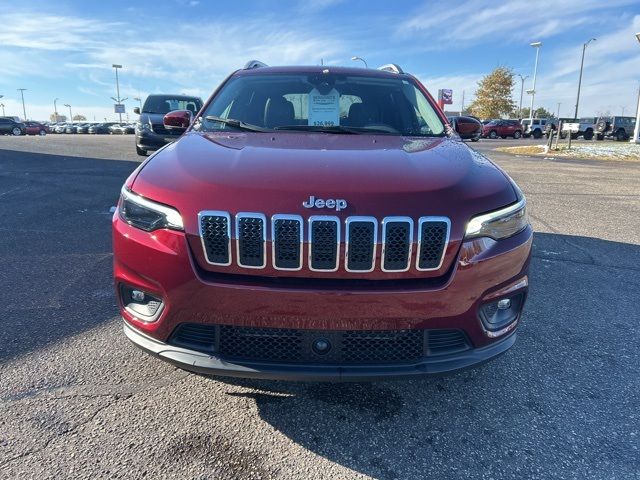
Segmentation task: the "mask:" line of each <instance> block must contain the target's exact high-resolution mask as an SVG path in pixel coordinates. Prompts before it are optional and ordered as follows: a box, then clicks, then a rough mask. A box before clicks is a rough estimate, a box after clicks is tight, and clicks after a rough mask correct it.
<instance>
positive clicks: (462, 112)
mask: <svg viewBox="0 0 640 480" xmlns="http://www.w3.org/2000/svg"><path fill="white" fill-rule="evenodd" d="M460 115H464V90H462V105H461V106H460Z"/></svg>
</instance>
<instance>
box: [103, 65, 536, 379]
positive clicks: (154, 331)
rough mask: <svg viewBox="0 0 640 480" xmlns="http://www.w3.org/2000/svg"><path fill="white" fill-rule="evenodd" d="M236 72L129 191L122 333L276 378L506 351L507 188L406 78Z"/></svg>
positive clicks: (390, 70)
mask: <svg viewBox="0 0 640 480" xmlns="http://www.w3.org/2000/svg"><path fill="white" fill-rule="evenodd" d="M381 68H382V69H380V70H373V69H362V68H341V67H327V66H316V67H267V66H265V65H264V64H262V63H260V62H255V61H254V62H250V63H249V64H248V65H247V66H246V67H245V68H244V69H241V70H238V71H236V72H234V73H233V74H231V75H230V76H229V77H228V78H227V79H226V80H225V81H224V82H223V83H222V84H221V85H220V86H219V87H218V89H217V90H216V91H215V92H214V94H213V95H212V96H211V98H210V99H209V100H208V102H207V103H206V104H205V105H204V106H203V107H202V109H201V110H200V111H199V112H198V113H197V114H195V115H193V114H192V112H190V111H188V110H182V111H174V112H170V113H168V114H167V115H166V116H165V118H164V125H165V127H166V128H167V129H174V131H180V132H184V133H183V135H182V136H181V137H180V138H179V139H178V140H177V141H175V142H174V143H171V144H169V145H167V146H165V147H163V148H161V149H160V150H158V151H157V152H156V153H154V154H153V155H152V156H151V157H149V159H147V160H146V161H145V162H143V163H142V164H141V165H140V166H139V167H138V168H137V169H136V170H135V172H133V173H132V174H131V176H130V177H129V178H128V179H127V181H126V183H125V184H124V186H123V187H122V191H121V197H120V200H119V202H118V207H117V210H116V213H115V214H114V216H113V248H114V276H115V286H116V291H117V297H118V302H119V305H120V312H121V314H122V317H123V318H124V332H125V334H126V335H127V337H128V338H129V339H130V340H131V341H133V343H135V344H136V345H137V346H139V347H141V348H142V349H144V350H146V351H147V352H149V353H151V354H153V355H155V356H157V357H159V358H160V359H163V360H166V361H169V362H171V363H173V364H175V365H177V366H179V367H181V368H184V369H187V370H191V371H194V372H200V373H205V374H215V375H230V376H239V377H262V378H272V379H313V380H334V381H337V380H369V379H384V378H389V377H415V376H419V375H425V374H434V373H444V372H449V371H453V370H457V369H461V368H466V367H470V366H473V365H476V364H479V363H481V362H484V361H486V360H489V359H491V358H493V357H495V356H497V355H499V354H501V353H503V352H505V351H506V350H507V349H509V348H510V347H511V346H512V345H513V344H514V342H515V340H516V333H515V331H516V326H517V325H518V323H519V320H520V317H521V312H522V308H523V305H524V302H525V299H526V296H527V289H528V282H529V278H528V273H527V272H528V267H529V259H530V254H531V242H532V229H531V226H530V225H529V222H528V217H527V213H526V200H525V198H524V196H523V194H522V192H521V191H520V189H519V188H518V187H517V186H516V184H515V183H514V182H513V180H512V179H511V178H509V176H508V175H507V174H506V173H505V172H504V171H502V170H501V169H500V168H498V167H497V166H496V165H494V164H493V163H492V162H491V161H490V160H488V159H487V158H485V157H483V156H482V155H480V154H478V153H476V152H474V151H472V150H471V149H469V148H468V147H467V146H466V145H465V144H464V143H462V141H461V140H460V138H459V137H458V136H457V135H455V134H454V133H453V132H452V129H451V128H450V127H449V126H448V125H447V121H446V118H445V117H444V114H443V113H442V111H441V110H440V109H439V108H438V106H437V104H436V103H435V102H434V100H433V98H432V97H431V95H430V94H429V93H428V92H427V91H426V89H425V88H424V87H423V86H422V85H421V84H420V82H419V81H418V80H417V79H416V78H415V77H414V76H412V75H410V74H407V73H404V72H403V71H402V70H401V69H400V68H399V67H397V66H395V65H389V66H385V67H381Z"/></svg>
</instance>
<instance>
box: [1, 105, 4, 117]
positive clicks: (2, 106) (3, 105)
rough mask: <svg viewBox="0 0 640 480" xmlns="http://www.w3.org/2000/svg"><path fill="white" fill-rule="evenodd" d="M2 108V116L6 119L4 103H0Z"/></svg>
mask: <svg viewBox="0 0 640 480" xmlns="http://www.w3.org/2000/svg"><path fill="white" fill-rule="evenodd" d="M0 107H2V116H3V117H4V103H0Z"/></svg>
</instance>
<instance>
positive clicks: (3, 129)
mask: <svg viewBox="0 0 640 480" xmlns="http://www.w3.org/2000/svg"><path fill="white" fill-rule="evenodd" d="M26 134H27V126H26V125H25V124H24V123H22V122H16V121H15V120H14V119H13V118H9V117H0V135H15V136H18V135H26Z"/></svg>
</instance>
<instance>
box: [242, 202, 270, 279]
mask: <svg viewBox="0 0 640 480" xmlns="http://www.w3.org/2000/svg"><path fill="white" fill-rule="evenodd" d="M266 224H267V219H266V218H265V216H264V215H263V214H261V213H238V214H237V215H236V242H237V250H238V265H240V266H241V267H246V268H264V267H265V266H266V257H267V256H266V252H265V249H266V241H267V238H266Z"/></svg>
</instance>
